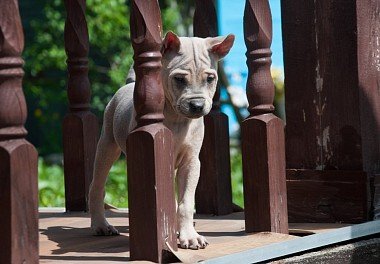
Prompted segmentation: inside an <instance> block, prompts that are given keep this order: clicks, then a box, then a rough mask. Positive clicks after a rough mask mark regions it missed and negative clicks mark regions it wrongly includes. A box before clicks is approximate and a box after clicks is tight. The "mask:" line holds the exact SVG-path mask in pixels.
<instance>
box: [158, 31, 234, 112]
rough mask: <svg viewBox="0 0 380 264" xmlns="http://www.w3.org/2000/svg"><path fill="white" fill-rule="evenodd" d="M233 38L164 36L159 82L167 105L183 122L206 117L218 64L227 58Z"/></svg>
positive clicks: (209, 107)
mask: <svg viewBox="0 0 380 264" xmlns="http://www.w3.org/2000/svg"><path fill="white" fill-rule="evenodd" d="M234 39H235V37H234V35H228V36H226V37H216V38H205V39H202V38H185V37H181V38H179V37H177V36H176V35H175V34H174V33H172V32H168V33H167V34H166V36H165V39H164V40H163V46H162V54H163V59H162V64H163V65H162V81H163V86H164V89H165V97H166V101H167V103H169V104H170V106H171V107H172V108H173V110H174V111H175V112H176V113H177V114H179V115H181V116H184V117H187V118H199V117H201V116H204V115H207V114H208V113H209V112H210V110H211V107H212V98H213V96H214V94H215V90H216V84H217V81H218V75H217V65H218V61H219V60H220V59H222V58H223V57H224V56H226V55H227V54H228V52H229V51H230V49H231V47H232V45H233V43H234Z"/></svg>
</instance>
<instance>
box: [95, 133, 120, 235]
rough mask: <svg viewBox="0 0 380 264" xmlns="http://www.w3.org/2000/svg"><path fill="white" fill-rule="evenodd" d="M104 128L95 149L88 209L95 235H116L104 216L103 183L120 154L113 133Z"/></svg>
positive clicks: (115, 231) (116, 232)
mask: <svg viewBox="0 0 380 264" xmlns="http://www.w3.org/2000/svg"><path fill="white" fill-rule="evenodd" d="M107 132H109V131H107V128H105V129H104V131H103V133H102V135H101V137H100V140H99V143H98V147H97V149H96V156H95V164H94V174H93V180H92V183H91V186H90V193H89V209H90V214H91V228H92V229H93V230H94V232H95V234H97V235H105V236H107V235H118V234H119V232H118V231H117V230H116V229H115V228H114V227H113V226H112V225H110V224H109V223H108V222H107V220H106V218H105V216H104V196H105V184H106V181H107V176H108V172H109V171H110V169H111V166H112V164H113V163H114V161H116V160H117V159H118V158H119V156H120V154H121V151H120V148H119V146H118V145H117V144H116V142H115V140H114V138H113V135H112V134H111V135H110V134H109V133H107Z"/></svg>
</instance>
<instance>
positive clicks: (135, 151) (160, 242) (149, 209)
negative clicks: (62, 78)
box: [126, 0, 177, 262]
mask: <svg viewBox="0 0 380 264" xmlns="http://www.w3.org/2000/svg"><path fill="white" fill-rule="evenodd" d="M130 23H131V39H132V45H133V49H134V70H135V72H136V84H135V90H134V98H133V99H134V107H135V110H136V122H137V127H136V128H135V129H134V130H133V131H132V132H131V133H130V134H129V136H128V138H127V142H126V144H127V163H128V166H127V168H128V201H129V212H130V215H129V216H130V218H129V232H130V251H131V255H130V256H131V260H149V261H153V262H165V261H168V258H170V255H169V254H168V253H169V249H168V247H167V246H166V244H165V243H166V242H167V243H168V244H169V245H170V246H171V247H172V248H174V249H177V236H176V225H175V211H176V209H175V196H174V164H173V163H174V162H173V161H174V160H173V152H174V151H173V148H174V147H173V140H172V134H171V131H170V130H169V129H168V128H167V127H165V126H164V125H163V123H162V121H163V119H164V115H163V109H164V101H165V100H164V91H163V88H162V81H161V67H162V65H161V57H162V56H161V52H160V50H161V44H162V31H161V30H162V24H161V16H160V8H159V6H158V2H157V1H156V0H134V1H131V19H130ZM147 95H149V96H147Z"/></svg>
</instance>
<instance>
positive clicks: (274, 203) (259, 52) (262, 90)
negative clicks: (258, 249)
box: [242, 0, 288, 233]
mask: <svg viewBox="0 0 380 264" xmlns="http://www.w3.org/2000/svg"><path fill="white" fill-rule="evenodd" d="M244 37H245V43H246V46H247V66H248V80H247V97H248V101H249V107H248V110H249V112H250V115H249V117H248V118H246V119H245V120H244V121H243V124H242V155H243V178H244V207H245V208H244V209H245V225H246V232H261V231H270V232H278V233H288V215H287V198H286V179H285V146H284V144H285V143H284V140H285V138H284V124H283V122H282V121H281V119H279V118H278V117H276V116H275V115H274V114H273V111H274V106H273V99H274V85H273V80H272V76H271V73H270V65H271V62H272V60H271V55H272V52H271V50H270V45H271V42H272V18H271V13H270V7H269V3H268V0H250V1H248V0H247V1H246V4H245V10H244Z"/></svg>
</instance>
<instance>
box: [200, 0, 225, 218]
mask: <svg viewBox="0 0 380 264" xmlns="http://www.w3.org/2000/svg"><path fill="white" fill-rule="evenodd" d="M213 2H214V1H213V0H207V1H205V0H197V1H195V3H196V9H195V13H194V35H195V36H196V37H202V38H206V37H216V36H217V35H218V30H217V24H218V23H217V16H216V10H215V6H214V3H213ZM204 124H205V134H204V140H203V145H202V149H201V152H200V155H199V158H200V161H201V175H200V178H199V182H198V187H197V191H196V194H195V208H196V211H197V213H198V214H215V215H224V214H229V213H232V189H231V165H230V141H229V131H228V117H227V115H225V114H224V113H222V112H221V111H220V85H219V83H218V85H217V90H216V93H215V96H214V98H213V106H212V109H211V112H210V113H209V114H208V115H207V116H205V117H204Z"/></svg>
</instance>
